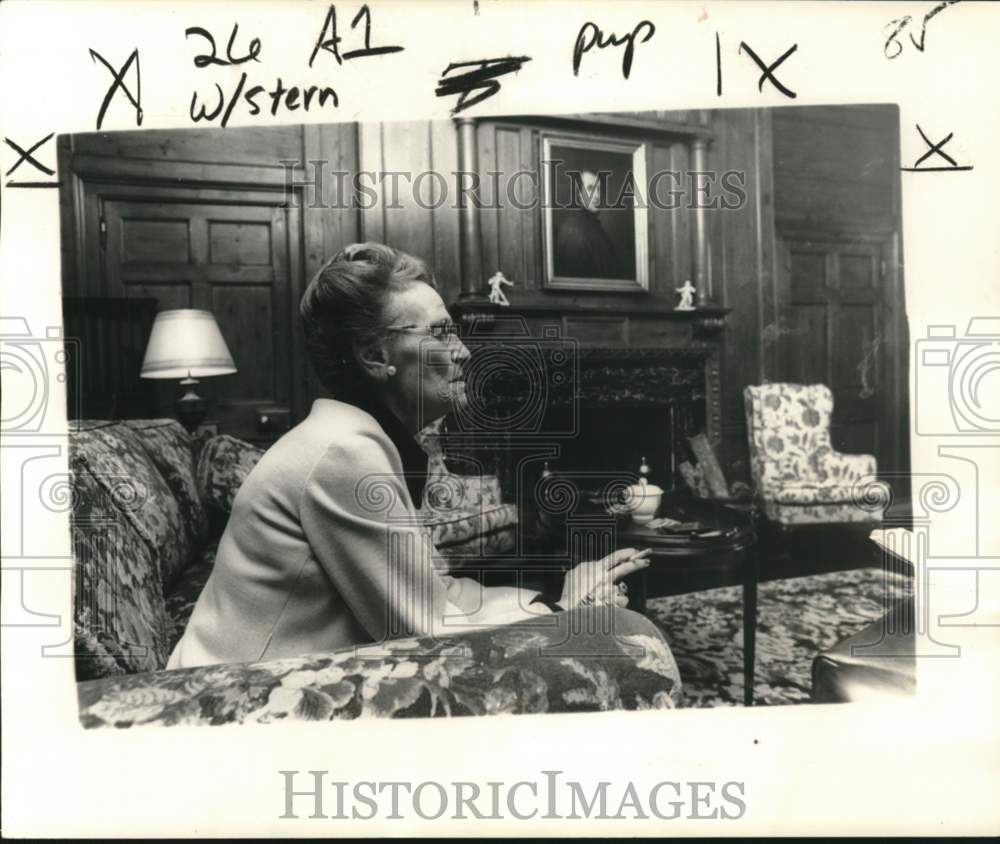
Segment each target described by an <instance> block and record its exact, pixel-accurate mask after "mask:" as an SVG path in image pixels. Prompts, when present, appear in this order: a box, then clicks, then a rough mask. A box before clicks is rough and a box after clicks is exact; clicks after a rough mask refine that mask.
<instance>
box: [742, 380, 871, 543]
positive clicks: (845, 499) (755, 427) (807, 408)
mask: <svg viewBox="0 0 1000 844" xmlns="http://www.w3.org/2000/svg"><path fill="white" fill-rule="evenodd" d="M743 399H744V403H745V409H746V417H747V436H748V438H749V441H750V467H751V472H752V475H753V480H754V484H755V486H756V494H757V498H758V501H759V503H760V504H761V506H762V507H763V510H764V514H765V515H766V516H767V518H768V519H770V520H771V521H773V522H777V523H778V524H780V525H798V524H826V523H831V522H878V521H881V519H882V515H883V513H884V512H885V508H886V507H887V506H888V504H889V500H890V497H891V491H890V489H889V487H888V485H887V484H885V483H884V482H882V481H879V480H877V479H876V477H875V473H876V471H877V468H878V467H877V465H876V462H875V458H874V457H873V456H872V455H870V454H841V453H839V452H837V451H835V450H834V448H833V446H832V445H831V444H830V417H831V415H832V414H833V394H832V393H831V392H830V389H829V387H827V386H825V385H824V384H808V385H805V384H763V385H761V386H757V387H747V388H746V389H745V390H744V391H743Z"/></svg>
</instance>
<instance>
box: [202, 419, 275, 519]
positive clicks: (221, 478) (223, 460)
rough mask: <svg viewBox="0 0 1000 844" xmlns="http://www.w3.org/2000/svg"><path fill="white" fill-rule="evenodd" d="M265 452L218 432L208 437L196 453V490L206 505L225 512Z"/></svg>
mask: <svg viewBox="0 0 1000 844" xmlns="http://www.w3.org/2000/svg"><path fill="white" fill-rule="evenodd" d="M263 456H264V452H263V451H262V450H261V449H259V448H255V447H254V446H252V445H250V444H249V443H245V442H243V440H238V439H236V437H230V436H229V435H228V434H220V435H219V436H217V437H213V438H212V439H211V440H209V441H208V442H207V443H206V444H205V446H204V448H202V450H201V454H200V455H199V457H198V469H197V472H196V475H197V482H198V491H199V493H200V494H201V498H202V500H203V501H204V502H205V504H206V506H208V507H213V508H215V509H216V511H217V512H222V513H225V514H226V515H228V514H229V513H230V512H231V511H232V509H233V501H234V500H235V498H236V493H237V492H239V491H240V487H241V486H243V481H245V480H246V479H247V475H249V474H250V470H251V469H253V467H254V466H256V465H257V461H258V460H260V458H261V457H263Z"/></svg>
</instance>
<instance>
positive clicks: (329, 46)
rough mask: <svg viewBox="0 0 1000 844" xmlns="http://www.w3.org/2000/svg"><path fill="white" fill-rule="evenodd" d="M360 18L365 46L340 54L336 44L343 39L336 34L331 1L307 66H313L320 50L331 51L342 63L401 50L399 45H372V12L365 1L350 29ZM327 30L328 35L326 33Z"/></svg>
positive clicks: (334, 13) (334, 16) (333, 7)
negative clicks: (363, 30) (362, 24)
mask: <svg viewBox="0 0 1000 844" xmlns="http://www.w3.org/2000/svg"><path fill="white" fill-rule="evenodd" d="M362 18H364V19H365V36H364V44H365V46H364V47H361V48H360V49H357V50H348V51H347V52H346V53H344V54H343V55H341V54H340V47H339V46H338V45H339V44H340V42H341V41H342V40H343V39H342V38H341V37H340V36H339V35H338V34H337V7H336V5H335V4H333V3H331V4H330V10H329V11H328V12H327V13H326V20H324V21H323V28H322V29H321V30H320V32H319V38H317V39H316V46H315V47H313V51H312V55H311V56H309V67H312V66H313V62H314V61H315V60H316V55H317V54H318V53H319V51H320V50H325V51H326V52H328V53H332V54H333V57H334V58H335V59H336V60H337V64H343V63H344V62H345V61H350V60H351V59H360V58H364V57H365V56H383V55H385V54H386V53H399V52H402V50H403V48H402V47H399V46H392V47H373V46H372V13H371V10H370V9H369V8H368V4H367V3H365V4H364V5H363V6H362V7H361V8H360V9H359V10H358V13H357V14H356V15H355V16H354V20H352V21H351V29H354V28H355V27H357V25H358V21H360V20H361V19H362ZM328 32H329V35H327V33H328Z"/></svg>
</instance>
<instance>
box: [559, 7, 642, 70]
mask: <svg viewBox="0 0 1000 844" xmlns="http://www.w3.org/2000/svg"><path fill="white" fill-rule="evenodd" d="M643 30H645V36H644V37H643V39H642V40H641V41H640V42H639V43H640V44H645V43H646V42H647V41H648V40H649V39H650V38H652V37H653V34H654V33H655V32H656V27H655V26H654V25H653V23H652V21H640V22H639V23H637V24H636V26H635V28H634V29H633V30H632V31H631V32H630V33H629V34H628V35H621V36H619V35H615V33H613V32H612V33H611V34H610V35H608V36H607V37H606V38H605V36H604V33H603V32H601V28H600V27H599V26H598V25H597V24H596V23H593V22H592V21H587V23H585V24H584V25H583V26H581V27H580V31H579V32H578V33H577V35H576V43H575V44H574V45H573V75H574V76H578V75H579V74H580V60H581V59H582V58H583V54H584V53H586V52H589V51H590V50H592V49H593V48H594V47H597V49H599V50H603V49H604V48H605V47H621V46H622V44H624V45H625V53H624V54H623V56H622V75H623V76H624V77H625V78H626V79H628V77H629V74H630V73H631V72H632V58H633V56H634V54H635V39H636V36H637V35H638V34H639V33H640V32H641V31H643Z"/></svg>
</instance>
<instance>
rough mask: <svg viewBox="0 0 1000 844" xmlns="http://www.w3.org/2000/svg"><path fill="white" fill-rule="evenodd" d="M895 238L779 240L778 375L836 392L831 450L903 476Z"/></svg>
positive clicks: (902, 354)
mask: <svg viewBox="0 0 1000 844" xmlns="http://www.w3.org/2000/svg"><path fill="white" fill-rule="evenodd" d="M898 287H899V281H898V262H897V239H896V236H895V234H894V233H885V234H882V235H879V234H860V233H859V234H830V233H796V234H789V233H787V232H786V233H783V234H782V235H780V236H779V237H778V290H777V295H778V313H779V314H780V325H779V328H780V332H779V334H780V337H781V340H780V344H779V354H778V373H777V377H775V378H774V379H773V380H776V381H791V382H797V383H802V384H811V383H823V384H826V385H828V386H829V387H830V388H831V390H832V391H833V398H834V413H833V425H832V430H831V435H832V440H833V444H834V447H835V448H836V449H838V450H839V451H843V452H848V453H864V454H874V455H875V456H876V457H877V458H878V461H879V469H880V470H885V471H892V470H900V469H903V468H905V465H906V462H907V460H908V456H907V452H908V449H907V447H906V443H905V431H906V424H907V423H906V418H907V408H906V398H905V397H906V389H907V385H906V355H907V348H906V339H905V337H906V332H905V311H904V309H903V299H902V294H901V291H899V290H898V289H897V288H898Z"/></svg>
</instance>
